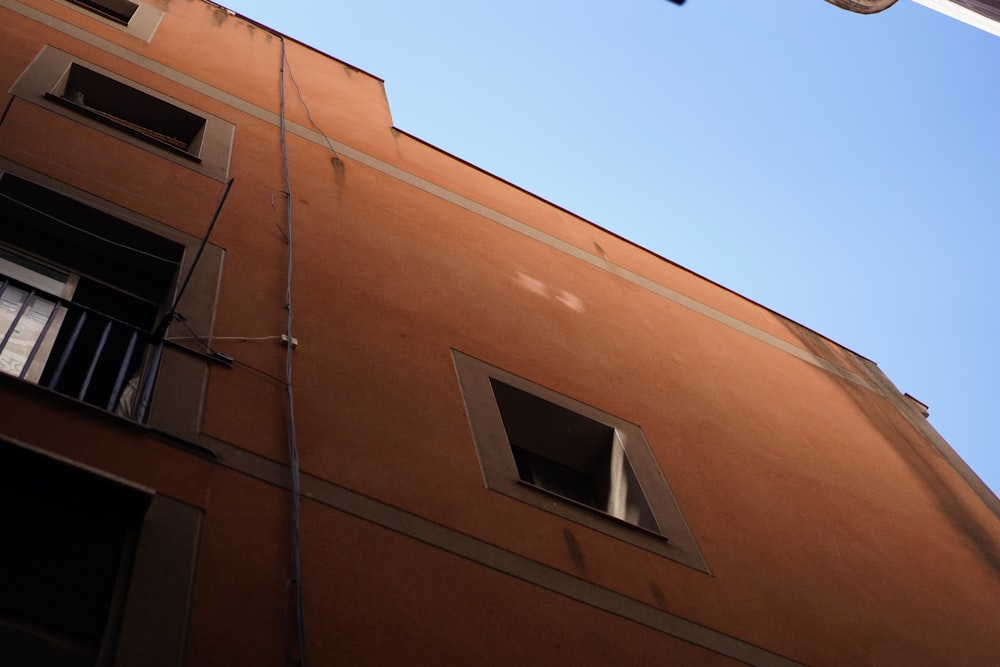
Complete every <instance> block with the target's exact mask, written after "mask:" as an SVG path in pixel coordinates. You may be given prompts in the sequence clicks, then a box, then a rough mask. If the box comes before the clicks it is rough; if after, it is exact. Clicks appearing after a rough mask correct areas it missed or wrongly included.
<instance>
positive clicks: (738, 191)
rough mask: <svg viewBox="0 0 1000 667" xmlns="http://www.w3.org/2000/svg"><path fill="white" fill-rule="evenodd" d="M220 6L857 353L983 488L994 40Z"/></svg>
mask: <svg viewBox="0 0 1000 667" xmlns="http://www.w3.org/2000/svg"><path fill="white" fill-rule="evenodd" d="M223 4H224V5H226V6H227V7H229V8H230V9H232V10H233V11H236V12H238V13H240V14H243V15H245V16H248V17H250V18H253V19H256V20H258V21H260V22H261V23H264V24H265V25H267V26H269V27H272V28H274V29H276V30H279V31H281V32H283V33H285V34H287V35H289V36H291V37H294V38H296V39H298V40H299V41H302V42H305V43H307V44H309V45H311V46H313V47H315V48H317V49H319V50H321V51H324V52H326V53H328V54H330V55H332V56H335V57H337V58H339V59H341V60H344V61H346V62H348V63H350V64H352V65H354V66H356V67H358V68H360V69H363V70H365V71H367V72H370V73H371V74H374V75H376V76H379V77H381V78H383V79H384V80H385V82H386V89H387V93H388V97H389V103H390V105H391V108H392V112H393V120H394V122H395V124H396V126H397V127H399V128H400V129H403V130H405V131H407V132H409V133H411V134H414V135H416V136H417V137H420V138H421V139H423V140H425V141H427V142H429V143H431V144H433V145H435V146H437V147H439V148H441V149H443V150H445V151H448V152H450V153H452V154H454V155H457V156H459V157H461V158H463V159H465V160H468V161H470V162H472V163H473V164H476V165H477V166H479V167H481V168H483V169H485V170H487V171H490V172H492V173H494V174H496V175H497V176H500V177H501V178H504V179H506V180H509V181H511V182H513V183H515V184H517V185H519V186H521V187H523V188H525V189H527V190H529V191H531V192H534V193H535V194H537V195H539V196H541V197H543V198H545V199H548V200H549V201H552V202H554V203H556V204H559V205H561V206H563V207H565V208H567V209H569V210H571V211H573V212H575V213H577V214H579V215H581V216H583V217H585V218H587V219H589V220H591V221H593V222H595V223H597V224H599V225H601V226H603V227H606V228H608V229H610V230H612V231H614V232H616V233H618V234H621V235H623V236H625V237H626V238H628V239H630V240H632V241H635V242H636V243H639V244H641V245H643V246H645V247H647V248H649V249H651V250H653V251H654V252H657V253H659V254H661V255H664V256H665V257H667V258H669V259H671V260H674V261H676V262H678V263H680V264H682V265H683V266H686V267H687V268H689V269H691V270H693V271H696V272H698V273H700V274H702V275H704V276H706V277H708V278H710V279H712V280H714V281H716V282H718V283H721V284H722V285H725V286H726V287H728V288H730V289H732V290H734V291H736V292H739V293H740V294H743V295H745V296H747V297H748V298H750V299H753V300H755V301H758V302H760V303H762V304H764V305H766V306H768V307H770V308H772V309H774V310H776V311H778V312H780V313H782V314H783V315H786V316H788V317H790V318H792V319H794V320H797V321H798V322H800V323H802V324H804V325H806V326H808V327H811V328H813V329H815V330H817V331H819V332H820V333H822V334H824V335H826V336H828V337H830V338H832V339H833V340H835V341H837V342H838V343H840V344H842V345H845V346H847V347H849V348H851V349H853V350H855V351H856V352H858V353H860V354H862V355H864V356H866V357H868V358H870V359H872V360H874V361H875V362H877V363H878V364H879V366H880V367H881V368H882V369H883V370H884V371H885V372H886V373H887V374H888V376H889V377H890V378H891V379H892V380H893V381H894V382H895V383H896V385H897V386H898V387H899V388H900V390H901V391H905V392H909V393H910V394H912V395H914V396H916V397H917V398H918V399H920V400H922V401H923V402H925V403H927V404H929V405H930V410H931V417H930V420H931V423H932V424H933V425H934V426H935V427H936V428H937V429H938V431H940V432H941V434H942V435H943V436H944V437H945V438H946V439H947V440H948V441H949V442H950V443H951V444H952V446H953V447H955V449H957V450H958V452H959V453H960V454H961V455H962V457H963V458H964V459H965V460H966V461H967V462H968V463H969V465H970V466H972V468H973V469H974V470H975V471H976V472H977V473H978V474H979V475H980V476H981V477H982V478H983V479H984V480H985V481H986V483H987V484H988V485H990V487H991V488H992V489H994V491H1000V452H998V448H997V445H998V443H1000V420H998V418H997V417H998V412H1000V410H998V403H1000V384H998V379H1000V351H998V350H1000V342H998V341H997V331H998V330H1000V300H998V288H1000V262H998V261H997V260H998V250H1000V225H998V224H997V223H998V213H1000V184H998V177H1000V129H998V125H997V119H996V114H997V112H998V109H1000V37H994V36H992V35H989V34H987V33H985V32H981V31H979V30H977V29H975V28H972V27H970V26H967V25H965V24H962V23H960V22H958V21H955V20H953V19H950V18H948V17H946V16H944V15H942V14H938V13H935V12H933V11H931V10H930V9H927V8H925V7H922V6H920V5H917V4H915V3H912V2H910V1H909V0H900V1H899V2H898V3H897V4H896V5H895V6H893V7H891V8H890V9H889V10H887V11H885V12H883V13H882V14H878V15H873V16H861V15H858V14H852V13H849V12H846V11H844V10H841V9H838V8H836V7H834V6H833V5H830V4H828V3H827V2H825V1H824V0H768V1H767V2H764V1H758V0H753V1H752V0H688V2H687V3H686V4H685V5H684V6H682V7H678V6H676V5H673V4H671V3H668V2H665V1H664V0H600V1H598V0H543V1H540V0H512V1H508V2H502V3H482V2H469V1H468V0H423V1H422V2H419V3H415V2H412V0H407V1H405V2H404V1H401V0H365V2H346V1H342V0H322V1H321V0H284V1H283V2H280V3H279V2H274V1H273V0H228V1H227V2H224V3H223ZM292 65H293V67H294V62H293V63H292Z"/></svg>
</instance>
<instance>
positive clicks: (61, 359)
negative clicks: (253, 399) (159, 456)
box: [0, 174, 184, 419]
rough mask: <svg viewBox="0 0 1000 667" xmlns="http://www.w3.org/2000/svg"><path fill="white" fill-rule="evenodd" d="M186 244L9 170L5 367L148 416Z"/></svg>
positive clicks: (4, 237) (1, 199)
mask: <svg viewBox="0 0 1000 667" xmlns="http://www.w3.org/2000/svg"><path fill="white" fill-rule="evenodd" d="M183 249H184V248H183V246H182V245H180V244H178V243H174V242H172V241H168V240H167V239H164V238H162V237H160V236H157V235H156V234H152V233H150V232H147V231H145V230H143V229H141V228H138V227H135V226H134V225H130V224H128V223H126V222H124V221H122V220H119V219H118V218H115V217H114V216H111V215H109V214H106V213H103V212H101V211H98V210H96V209H93V208H91V207H89V206H86V205H84V204H81V203H80V202H77V201H75V200H72V199H70V198H68V197H65V196H62V195H59V194H57V193H55V192H52V191H50V190H48V189H46V188H43V187H40V186H38V185H35V184H33V183H30V182H28V181H25V180H22V179H19V178H16V177H14V176H11V175H9V174H4V175H3V176H2V177H0V269H2V270H0V372H4V373H7V374H10V375H16V376H17V377H20V378H21V379H25V380H28V381H30V382H34V383H37V384H40V385H41V386H44V387H48V388H50V389H53V390H55V391H58V392H60V393H63V394H67V395H69V396H73V397H75V398H77V399H79V400H82V401H84V402H86V403H90V404H92V405H96V406H99V407H101V408H102V409H105V410H108V411H115V412H118V413H120V414H124V415H126V416H134V417H136V418H139V419H141V418H142V415H139V414H136V400H137V398H138V397H139V396H140V395H141V393H142V391H141V390H142V388H143V387H145V386H146V385H149V384H150V383H152V382H153V380H154V379H155V378H153V377H146V375H147V373H146V369H147V367H148V366H149V365H150V359H149V357H150V355H151V353H152V352H151V350H152V348H153V346H154V345H155V344H156V343H157V342H158V341H157V340H156V339H155V333H156V331H155V330H156V327H157V324H158V322H159V319H160V318H161V317H162V315H163V313H164V310H165V308H166V307H167V306H168V305H169V304H170V301H171V298H172V296H173V289H174V285H175V282H176V279H177V271H178V267H179V265H180V261H181V259H182V255H183Z"/></svg>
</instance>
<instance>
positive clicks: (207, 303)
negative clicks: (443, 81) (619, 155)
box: [0, 0, 1000, 666]
mask: <svg viewBox="0 0 1000 667" xmlns="http://www.w3.org/2000/svg"><path fill="white" fill-rule="evenodd" d="M0 32H2V40H0V49H2V54H3V57H2V58H0V76H2V77H3V85H4V86H5V89H6V90H7V91H8V96H7V99H6V101H5V104H4V107H3V114H2V117H0V275H2V278H0V285H2V292H0V301H2V304H0V305H2V309H0V335H2V342H0V371H2V372H0V405H2V406H3V407H2V414H3V419H2V421H0V475H2V476H3V483H2V484H0V489H2V491H0V492H2V493H4V494H5V497H4V501H5V502H4V503H3V505H2V510H0V517H2V526H3V532H4V539H5V543H6V544H5V548H4V549H0V552H3V556H2V558H3V559H4V560H3V567H0V662H2V663H3V664H5V665H149V666H155V665H192V666H199V665H206V666H207V665H265V664H266V665H279V664H306V663H308V664H312V665H507V664H512V663H514V664H523V665H563V664H574V665H595V666H596V665H611V664H624V665H652V664H680V665H735V664H750V665H817V666H818V665H831V666H836V665H861V664H870V665H944V664H954V665H994V664H997V662H998V661H1000V636H998V634H997V633H996V632H995V627H994V626H995V622H996V621H995V619H997V618H1000V518H998V516H1000V503H998V501H997V499H996V497H995V496H994V495H993V494H992V493H991V492H990V491H989V490H988V489H987V488H986V487H985V486H984V485H983V484H982V482H981V481H979V480H978V478H977V477H976V476H975V475H974V474H973V473H972V472H971V471H970V470H969V469H968V468H967V467H966V466H965V464H964V463H963V462H962V461H961V460H960V459H959V458H958V457H957V456H956V455H955V454H954V452H953V451H952V450H951V449H950V448H949V446H948V445H947V443H945V442H944V441H943V440H942V439H941V438H940V436H939V435H938V434H937V433H936V432H935V431H934V430H933V428H932V427H931V426H930V425H929V424H928V423H927V422H926V420H925V414H926V409H925V407H924V406H922V405H921V404H920V403H919V402H917V401H915V400H914V399H912V398H910V397H908V396H906V395H904V394H901V393H900V392H899V391H898V390H897V389H896V388H895V387H894V386H893V384H892V383H891V382H890V381H889V380H888V379H887V378H886V377H885V376H884V375H883V374H882V373H881V372H880V371H879V369H878V367H877V366H876V365H875V364H874V363H872V362H871V361H869V360H867V359H865V358H863V357H861V356H859V355H857V354H855V353H853V352H851V351H850V350H847V349H845V348H843V347H842V346H839V345H837V344H836V343H834V342H833V341H830V340H828V339H826V338H824V337H823V336H821V335H819V334H817V333H815V332H813V331H811V330H808V329H806V328H805V327H802V326H801V325H799V324H796V323H795V322H793V321H791V320H789V319H787V318H785V317H782V316H781V315H779V314H777V313H775V312H773V311H771V310H768V309H767V308H765V307H763V306H761V305H759V304H756V303H753V302H751V301H749V300H747V299H745V298H743V297H741V296H739V295H738V294H735V293H733V292H731V291H729V290H726V289H724V288H722V287H720V286H719V285H717V284H715V283H712V282H711V281H710V280H707V279H705V278H703V277H700V276H698V275H695V274H693V273H691V272H690V271H687V270H685V269H684V268H682V267H680V266H677V265H675V264H673V263H671V262H670V261H668V260H666V259H664V258H662V257H659V256H657V255H655V254H653V253H650V252H649V251H647V250H644V249H643V248H640V247H637V246H636V245H634V244H631V243H629V242H628V241H627V240H624V239H622V238H620V237H618V236H616V235H614V234H612V233H610V232H608V231H607V230H604V229H602V228H600V227H598V226H596V225H594V224H592V223H590V222H587V221H585V220H582V219H580V218H578V217H576V216H574V215H573V214H571V213H569V212H567V211H565V210H563V209H561V208H559V207H557V206H554V205H552V204H551V203H548V202H545V201H543V200H540V199H539V198H537V197H534V196H532V195H531V194H529V193H527V192H524V191H523V190H520V189H518V188H517V187H515V186H513V185H511V184H509V183H506V182H504V181H502V180H500V179H498V178H496V177H494V176H491V175H490V174H487V173H484V172H482V171H480V170H478V169H476V168H475V167H473V166H471V165H469V164H467V163H465V162H463V161H461V160H459V159H456V158H455V157H453V156H451V155H448V154H446V153H443V152H441V151H439V150H437V149H435V148H434V147H432V146H429V145H427V144H426V143H424V142H421V141H420V140H419V139H418V138H416V137H413V136H411V135H408V134H407V133H405V132H403V131H401V130H399V129H397V128H395V127H394V126H393V123H392V118H391V115H390V112H389V107H388V103H387V100H386V97H385V93H384V89H383V86H382V82H381V81H380V80H379V79H377V78H375V77H373V76H371V75H369V74H367V73H365V72H362V71H360V70H358V69H356V68H354V67H352V66H350V65H348V64H346V63H343V62H340V61H337V60H335V59H334V58H331V57H329V56H327V55H325V54H323V53H320V52H317V51H315V50H313V49H311V48H309V47H308V46H306V45H303V44H301V43H298V42H295V41H294V40H292V39H289V38H287V37H285V36H283V35H280V34H278V33H276V32H274V31H272V30H269V29H268V28H266V27H264V26H262V25H259V24H257V23H255V22H253V21H252V20H250V19H248V18H246V17H243V16H239V15H236V14H234V13H232V12H230V11H228V10H226V9H224V8H222V7H220V6H218V5H215V4H212V3H210V2H206V1H204V0H172V1H171V0H142V1H141V2H129V1H125V0H79V2H69V1H67V0H0Z"/></svg>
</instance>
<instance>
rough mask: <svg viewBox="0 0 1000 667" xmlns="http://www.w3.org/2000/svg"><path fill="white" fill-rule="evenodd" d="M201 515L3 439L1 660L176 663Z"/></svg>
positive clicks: (62, 666) (62, 665)
mask: <svg viewBox="0 0 1000 667" xmlns="http://www.w3.org/2000/svg"><path fill="white" fill-rule="evenodd" d="M200 526H201V512H200V511H199V510H197V509H196V508H192V507H189V506H186V505H183V504H182V503H179V502H177V501H174V500H171V499H169V498H165V497H163V496H160V495H154V494H153V492H152V491H150V490H147V489H142V488H140V487H136V486H131V485H128V484H125V483H122V482H121V481H119V480H116V479H112V478H109V477H105V476H102V475H100V474H97V473H95V472H92V471H90V470H84V469H82V468H80V467H77V466H75V465H73V464H71V463H68V462H65V461H62V460H57V459H54V458H52V457H49V456H46V455H44V454H41V453H38V452H36V451H34V450H32V449H30V448H28V447H22V446H18V445H14V444H11V443H7V442H3V441H0V530H2V531H3V536H4V547H3V549H0V655H2V656H3V662H4V664H10V665H46V666H49V667H83V666H85V665H100V666H105V665H111V664H112V660H114V661H115V662H114V664H137V665H138V664H141V665H147V666H150V667H153V666H159V665H170V664H173V665H177V664H180V663H181V662H182V657H181V656H182V655H183V649H184V642H185V637H186V634H187V618H188V615H189V608H190V597H191V592H192V590H193V585H194V554H195V549H194V545H195V544H196V542H197V538H198V534H199V532H200Z"/></svg>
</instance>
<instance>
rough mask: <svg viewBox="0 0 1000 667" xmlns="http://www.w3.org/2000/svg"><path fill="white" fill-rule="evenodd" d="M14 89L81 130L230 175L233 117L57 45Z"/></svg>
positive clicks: (208, 172) (40, 56)
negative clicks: (230, 119) (175, 96)
mask: <svg viewBox="0 0 1000 667" xmlns="http://www.w3.org/2000/svg"><path fill="white" fill-rule="evenodd" d="M73 6H74V7H75V5H73ZM144 7H146V5H140V12H141V11H142V9H143V8H144ZM81 11H83V10H81ZM88 13H89V12H88ZM138 17H139V13H137V14H136V18H135V19H133V23H135V22H136V21H137V20H138ZM149 74H150V78H156V79H158V78H159V77H158V76H154V75H153V73H152V72H150V73H149ZM144 80H146V79H144ZM10 92H11V94H12V95H14V96H15V97H16V98H18V100H23V101H26V102H29V103H31V104H33V105H36V106H37V107H38V108H39V109H44V110H47V111H50V112H53V113H56V114H59V115H61V116H64V117H66V118H69V119H71V120H73V121H74V122H76V123H79V124H80V125H81V126H82V127H80V128H79V129H80V132H81V133H84V134H82V135H81V136H86V135H85V133H87V132H90V131H98V132H101V133H104V134H107V135H110V136H113V137H116V138H117V139H120V140H122V141H124V142H126V143H128V144H131V145H132V146H134V147H135V148H137V149H140V150H142V151H144V152H146V153H151V154H154V155H156V156H158V157H161V158H164V159H166V160H169V161H170V162H173V163H175V164H178V165H181V166H183V167H184V168H186V169H193V170H195V171H197V172H199V173H201V174H203V175H205V176H208V177H209V178H212V179H215V180H218V181H225V180H227V179H228V176H229V162H230V157H231V155H232V145H233V137H234V134H235V126H234V125H233V124H232V123H230V122H227V121H225V120H223V119H221V118H219V117H217V116H214V115H212V114H209V113H206V112H204V111H203V110H201V109H197V108H194V107H192V106H190V105H188V104H185V103H184V102H182V101H180V100H176V99H172V98H170V97H167V96H166V95H163V94H162V93H160V92H159V91H156V90H154V89H151V88H149V87H147V86H143V85H142V84H140V83H138V82H136V81H131V80H129V79H126V78H124V77H121V76H119V75H117V74H115V73H114V72H112V71H109V70H107V69H104V68H102V67H99V66H98V65H95V64H93V63H89V62H86V61H83V60H81V59H79V58H77V57H75V56H73V55H71V54H69V53H66V52H64V51H60V50H59V49H56V48H53V47H51V46H45V47H43V48H42V50H41V51H40V52H39V54H38V56H37V57H36V58H35V59H34V61H33V62H32V63H31V65H29V66H28V68H27V69H26V70H25V71H24V73H23V74H22V75H21V76H20V77H19V78H18V80H17V81H16V82H15V83H14V85H13V86H12V87H11V89H10ZM88 128H89V129H88ZM37 141H39V142H44V137H38V138H37ZM84 143H85V142H84ZM40 145H41V144H40ZM59 148H60V147H58V146H53V147H52V148H51V150H59ZM126 150H127V149H126ZM114 153H117V151H115V152H114ZM124 154H125V153H123V155H124ZM130 157H131V158H133V159H134V158H140V159H141V156H136V155H134V154H131V156H130ZM109 159H110V158H109ZM163 167H169V165H163ZM151 168H153V167H152V166H151ZM155 168H156V169H159V168H160V166H159V165H157V166H156V167H155Z"/></svg>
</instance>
